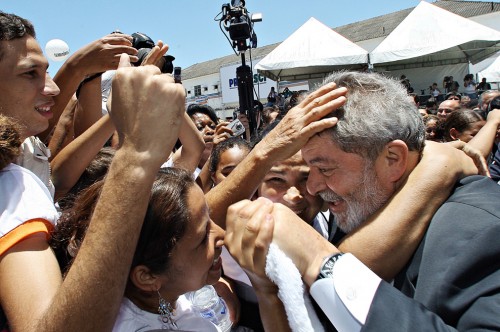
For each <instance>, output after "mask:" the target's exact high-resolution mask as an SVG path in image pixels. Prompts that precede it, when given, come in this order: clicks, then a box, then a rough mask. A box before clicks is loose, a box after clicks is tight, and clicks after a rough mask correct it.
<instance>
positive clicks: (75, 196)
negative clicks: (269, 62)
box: [0, 11, 500, 331]
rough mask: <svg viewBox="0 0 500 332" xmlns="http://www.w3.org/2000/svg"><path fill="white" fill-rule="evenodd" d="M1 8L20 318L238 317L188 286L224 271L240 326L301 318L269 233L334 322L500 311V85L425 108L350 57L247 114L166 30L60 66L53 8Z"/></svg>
mask: <svg viewBox="0 0 500 332" xmlns="http://www.w3.org/2000/svg"><path fill="white" fill-rule="evenodd" d="M0 26H1V29H0V88H1V91H2V92H1V93H0V155H1V158H0V160H1V163H0V193H1V194H0V207H1V216H0V231H1V233H0V329H1V330H6V331H73V330H75V331H87V330H88V331H149V330H160V329H164V330H183V331H222V328H221V326H218V325H217V322H216V321H214V320H211V319H208V318H207V317H204V316H203V315H200V314H199V313H198V312H197V311H196V310H195V307H194V304H193V303H192V300H191V298H190V297H189V296H188V294H189V293H190V292H193V291H196V290H198V289H201V288H202V287H203V286H205V285H213V286H214V288H215V290H216V291H217V294H218V296H220V297H222V298H223V299H224V303H225V305H227V309H228V311H229V314H230V319H231V322H232V327H231V329H232V330H233V331H264V330H265V331H288V330H290V329H291V323H290V322H291V317H289V316H288V313H289V309H290V306H293V305H295V304H290V302H289V301H288V300H287V299H286V298H284V297H283V296H282V295H280V294H281V293H280V287H279V286H278V285H277V283H274V282H273V281H271V280H270V278H269V269H273V267H269V266H268V264H267V263H266V262H267V256H268V253H269V252H270V250H269V248H270V247H271V245H276V246H277V247H278V248H279V249H280V250H281V251H282V252H283V253H284V254H285V255H286V256H288V258H289V259H290V260H291V262H292V263H293V265H294V266H295V269H296V271H297V273H298V275H299V279H301V283H303V284H304V286H303V289H304V291H305V292H306V295H307V296H308V298H310V300H311V301H312V302H313V303H314V308H315V309H314V313H313V312H311V313H310V315H312V316H313V315H317V320H318V322H319V325H318V326H316V327H315V330H326V331H335V330H338V331H360V330H365V331H396V330H397V331H421V330H426V331H427V330H428V331H434V330H435V331H442V330H498V329H500V315H499V310H500V287H499V285H500V261H499V260H498V257H499V254H500V244H499V242H498V241H497V237H498V236H499V235H500V208H499V207H498V201H499V199H500V187H499V185H498V183H497V181H499V180H500V150H499V149H498V143H499V140H498V137H497V130H498V127H499V126H500V108H499V107H498V100H499V99H500V92H498V91H493V90H487V91H484V92H482V93H481V94H480V95H478V103H477V105H478V107H477V109H471V108H470V104H468V105H469V106H468V105H465V104H463V103H461V101H462V100H463V98H464V96H461V95H460V94H458V93H457V92H454V91H450V93H449V94H447V95H446V98H443V100H442V101H439V100H438V98H437V97H438V96H439V95H440V91H439V89H438V88H437V85H436V87H435V90H438V92H437V94H436V98H435V100H434V101H433V102H434V104H432V105H431V104H430V103H429V107H427V106H426V107H425V109H424V108H421V109H420V110H419V107H418V105H416V100H415V99H414V98H413V97H412V96H411V95H410V94H409V93H410V92H409V88H408V86H409V80H408V85H405V84H404V83H403V84H402V82H401V81H400V80H394V79H390V78H387V77H384V76H381V75H378V74H375V73H365V72H348V71H342V72H336V73H332V74H331V75H329V76H328V77H327V78H326V79H325V80H324V82H323V83H322V84H320V85H319V86H318V87H317V88H316V89H314V90H312V91H308V92H301V93H292V94H290V95H289V96H287V98H286V99H285V100H284V101H283V103H280V98H281V96H280V95H279V94H277V93H276V92H275V91H274V90H273V91H271V93H270V94H269V97H268V105H266V107H262V108H257V109H256V111H257V117H256V119H257V122H256V124H257V130H255V131H254V132H250V130H249V120H248V118H247V116H246V115H245V113H244V112H238V113H237V114H236V117H237V118H238V119H239V120H240V121H241V123H242V125H243V126H244V127H245V129H246V130H245V132H244V133H243V134H242V135H234V132H233V131H232V130H231V129H230V128H229V127H228V122H227V121H223V120H221V119H218V118H217V115H216V113H215V112H214V110H213V109H212V108H210V107H209V106H206V105H190V106H188V107H187V108H186V105H185V100H186V95H185V89H184V88H183V86H182V84H179V83H178V82H176V81H175V80H174V77H173V76H172V75H171V73H172V69H173V66H172V63H171V62H172V61H173V57H169V56H168V55H166V53H167V51H168V46H167V45H166V44H164V43H163V42H162V41H158V42H156V43H154V42H153V41H151V40H148V38H149V37H147V36H145V35H142V37H143V38H144V41H145V45H146V46H147V47H143V48H141V49H142V50H143V49H144V48H146V49H147V50H146V51H141V49H139V50H138V49H137V45H134V44H133V41H134V40H137V39H134V38H133V37H132V36H129V35H126V34H122V33H113V34H110V35H106V36H104V37H102V38H100V39H98V40H96V41H94V42H92V43H90V44H89V45H86V46H85V47H83V48H81V49H79V50H77V51H76V52H75V53H74V54H73V55H72V56H71V57H69V58H68V60H66V62H65V63H64V64H63V65H62V67H61V68H60V70H59V71H58V72H57V74H56V75H55V77H54V79H52V78H51V77H50V76H49V75H48V73H47V67H48V62H47V60H46V58H45V57H44V55H43V53H42V50H41V48H40V46H39V44H38V42H37V40H36V34H35V29H34V27H33V25H32V24H31V23H30V22H29V21H28V20H26V19H24V18H21V17H19V16H17V15H14V14H8V13H4V12H1V11H0ZM142 37H141V38H142ZM140 51H141V52H142V53H141V52H140ZM404 79H406V77H405V78H404ZM433 87H434V85H433ZM468 97H469V98H470V99H473V96H470V95H469V96H468ZM490 177H491V178H493V180H492V179H491V178H490ZM274 273H277V274H281V275H282V279H283V280H285V282H286V281H287V280H288V279H291V278H292V275H291V274H288V272H287V271H281V270H280V269H279V267H274Z"/></svg>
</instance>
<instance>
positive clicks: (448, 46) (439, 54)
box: [370, 1, 500, 70]
mask: <svg viewBox="0 0 500 332" xmlns="http://www.w3.org/2000/svg"><path fill="white" fill-rule="evenodd" d="M499 42H500V32H499V31H497V30H494V29H491V28H489V27H486V26H484V25H481V24H479V23H476V22H474V21H472V20H469V19H467V18H464V17H461V16H459V15H456V14H453V13H451V12H449V11H447V10H445V9H442V8H439V7H437V6H435V5H432V4H430V3H427V2H425V1H421V2H420V3H419V4H418V6H416V7H415V8H414V9H413V11H412V12H411V13H410V14H409V15H408V16H407V17H406V18H405V19H404V20H403V21H402V22H401V23H400V24H399V25H398V26H397V27H396V29H394V31H392V32H391V34H390V35H389V36H387V38H385V39H384V40H383V41H382V42H381V43H380V45H378V46H377V47H376V48H375V49H374V50H373V51H372V52H371V53H370V62H371V63H372V64H374V65H375V67H376V68H377V67H381V66H380V65H379V66H377V64H384V65H383V66H382V67H385V69H389V70H390V69H391V68H390V66H391V65H393V67H394V69H396V68H397V69H404V68H415V67H424V66H425V67H428V66H437V65H448V64H456V63H467V62H469V61H470V62H472V63H477V62H479V61H481V60H483V59H485V58H487V57H488V56H490V55H491V54H493V53H495V52H496V51H498V50H500V44H499Z"/></svg>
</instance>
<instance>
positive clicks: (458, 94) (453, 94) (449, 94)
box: [445, 91, 462, 100]
mask: <svg viewBox="0 0 500 332" xmlns="http://www.w3.org/2000/svg"><path fill="white" fill-rule="evenodd" d="M451 96H457V97H458V100H462V95H461V94H460V93H458V92H455V91H451V92H448V93H447V94H446V98H445V99H446V100H448V98H450V97H451Z"/></svg>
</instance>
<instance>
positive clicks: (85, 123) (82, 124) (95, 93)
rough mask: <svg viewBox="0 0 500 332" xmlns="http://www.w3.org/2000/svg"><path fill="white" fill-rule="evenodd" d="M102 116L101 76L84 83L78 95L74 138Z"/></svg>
mask: <svg viewBox="0 0 500 332" xmlns="http://www.w3.org/2000/svg"><path fill="white" fill-rule="evenodd" d="M100 118H102V95H101V77H96V78H94V79H93V80H91V81H88V82H86V83H84V84H83V85H82V86H81V88H80V94H79V96H78V107H77V109H76V111H75V123H74V128H75V138H76V137H78V136H80V135H81V134H82V133H84V132H85V131H86V130H87V129H89V128H90V127H91V126H92V125H93V124H94V123H96V122H97V121H98V120H99V119H100Z"/></svg>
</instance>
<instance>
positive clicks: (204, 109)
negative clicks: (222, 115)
mask: <svg viewBox="0 0 500 332" xmlns="http://www.w3.org/2000/svg"><path fill="white" fill-rule="evenodd" d="M186 113H187V115H189V117H190V118H192V117H193V115H194V114H196V113H203V114H206V115H207V116H208V117H209V118H210V120H212V121H213V122H214V123H215V124H217V123H219V118H217V114H215V111H214V109H213V108H212V107H210V106H208V105H198V104H191V105H189V106H188V108H187V110H186Z"/></svg>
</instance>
